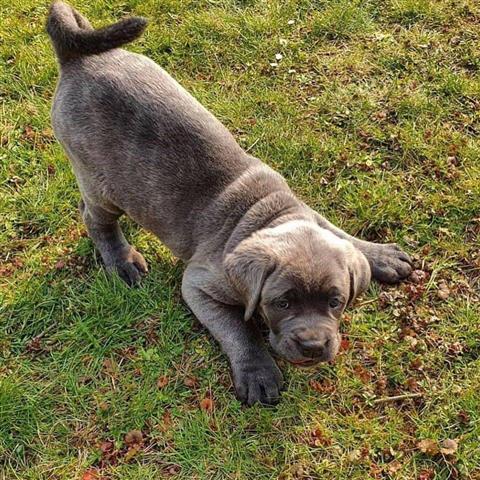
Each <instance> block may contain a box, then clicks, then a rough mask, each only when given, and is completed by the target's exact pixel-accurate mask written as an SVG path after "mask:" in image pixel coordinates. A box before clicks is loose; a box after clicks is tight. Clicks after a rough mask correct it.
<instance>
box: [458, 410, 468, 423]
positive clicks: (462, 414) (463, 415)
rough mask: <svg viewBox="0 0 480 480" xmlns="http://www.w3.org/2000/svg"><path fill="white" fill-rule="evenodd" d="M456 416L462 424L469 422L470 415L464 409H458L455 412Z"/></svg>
mask: <svg viewBox="0 0 480 480" xmlns="http://www.w3.org/2000/svg"><path fill="white" fill-rule="evenodd" d="M457 418H458V421H459V422H460V423H461V424H462V425H467V424H468V422H470V415H469V413H468V412H466V411H465V410H460V412H458V414H457Z"/></svg>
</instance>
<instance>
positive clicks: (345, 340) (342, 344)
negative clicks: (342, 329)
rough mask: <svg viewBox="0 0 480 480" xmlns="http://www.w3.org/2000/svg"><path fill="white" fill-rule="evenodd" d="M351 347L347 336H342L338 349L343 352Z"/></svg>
mask: <svg viewBox="0 0 480 480" xmlns="http://www.w3.org/2000/svg"><path fill="white" fill-rule="evenodd" d="M350 347H351V343H350V340H349V339H348V338H345V337H343V338H342V340H341V341H340V348H339V349H338V351H339V352H345V351H347V350H349V349H350Z"/></svg>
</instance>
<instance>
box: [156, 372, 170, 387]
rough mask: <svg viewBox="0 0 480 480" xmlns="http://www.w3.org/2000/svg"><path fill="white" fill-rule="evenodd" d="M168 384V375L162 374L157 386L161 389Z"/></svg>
mask: <svg viewBox="0 0 480 480" xmlns="http://www.w3.org/2000/svg"><path fill="white" fill-rule="evenodd" d="M167 385H168V377H167V376H166V375H162V376H161V377H159V379H158V380H157V387H158V388H159V389H161V388H164V387H166V386H167Z"/></svg>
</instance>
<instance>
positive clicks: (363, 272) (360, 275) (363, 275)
mask: <svg viewBox="0 0 480 480" xmlns="http://www.w3.org/2000/svg"><path fill="white" fill-rule="evenodd" d="M352 247H353V245H352ZM348 272H349V274H350V295H349V299H348V305H351V303H352V302H353V301H354V300H355V299H356V298H357V297H358V296H359V295H360V294H361V293H362V292H364V291H365V290H366V289H367V287H368V285H369V284H370V279H371V271H370V265H369V263H368V260H367V258H366V257H365V255H364V254H363V253H362V252H361V251H360V250H358V249H357V248H355V247H353V251H352V256H351V259H350V264H349V266H348Z"/></svg>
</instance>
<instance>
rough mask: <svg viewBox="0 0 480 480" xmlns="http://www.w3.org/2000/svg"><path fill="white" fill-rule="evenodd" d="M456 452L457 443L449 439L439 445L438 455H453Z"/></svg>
mask: <svg viewBox="0 0 480 480" xmlns="http://www.w3.org/2000/svg"><path fill="white" fill-rule="evenodd" d="M457 450H458V442H457V441H456V440H452V439H451V438H447V439H445V440H444V441H443V442H442V444H441V445H440V453H443V454H444V455H453V454H454V453H455V452H456V451H457Z"/></svg>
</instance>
